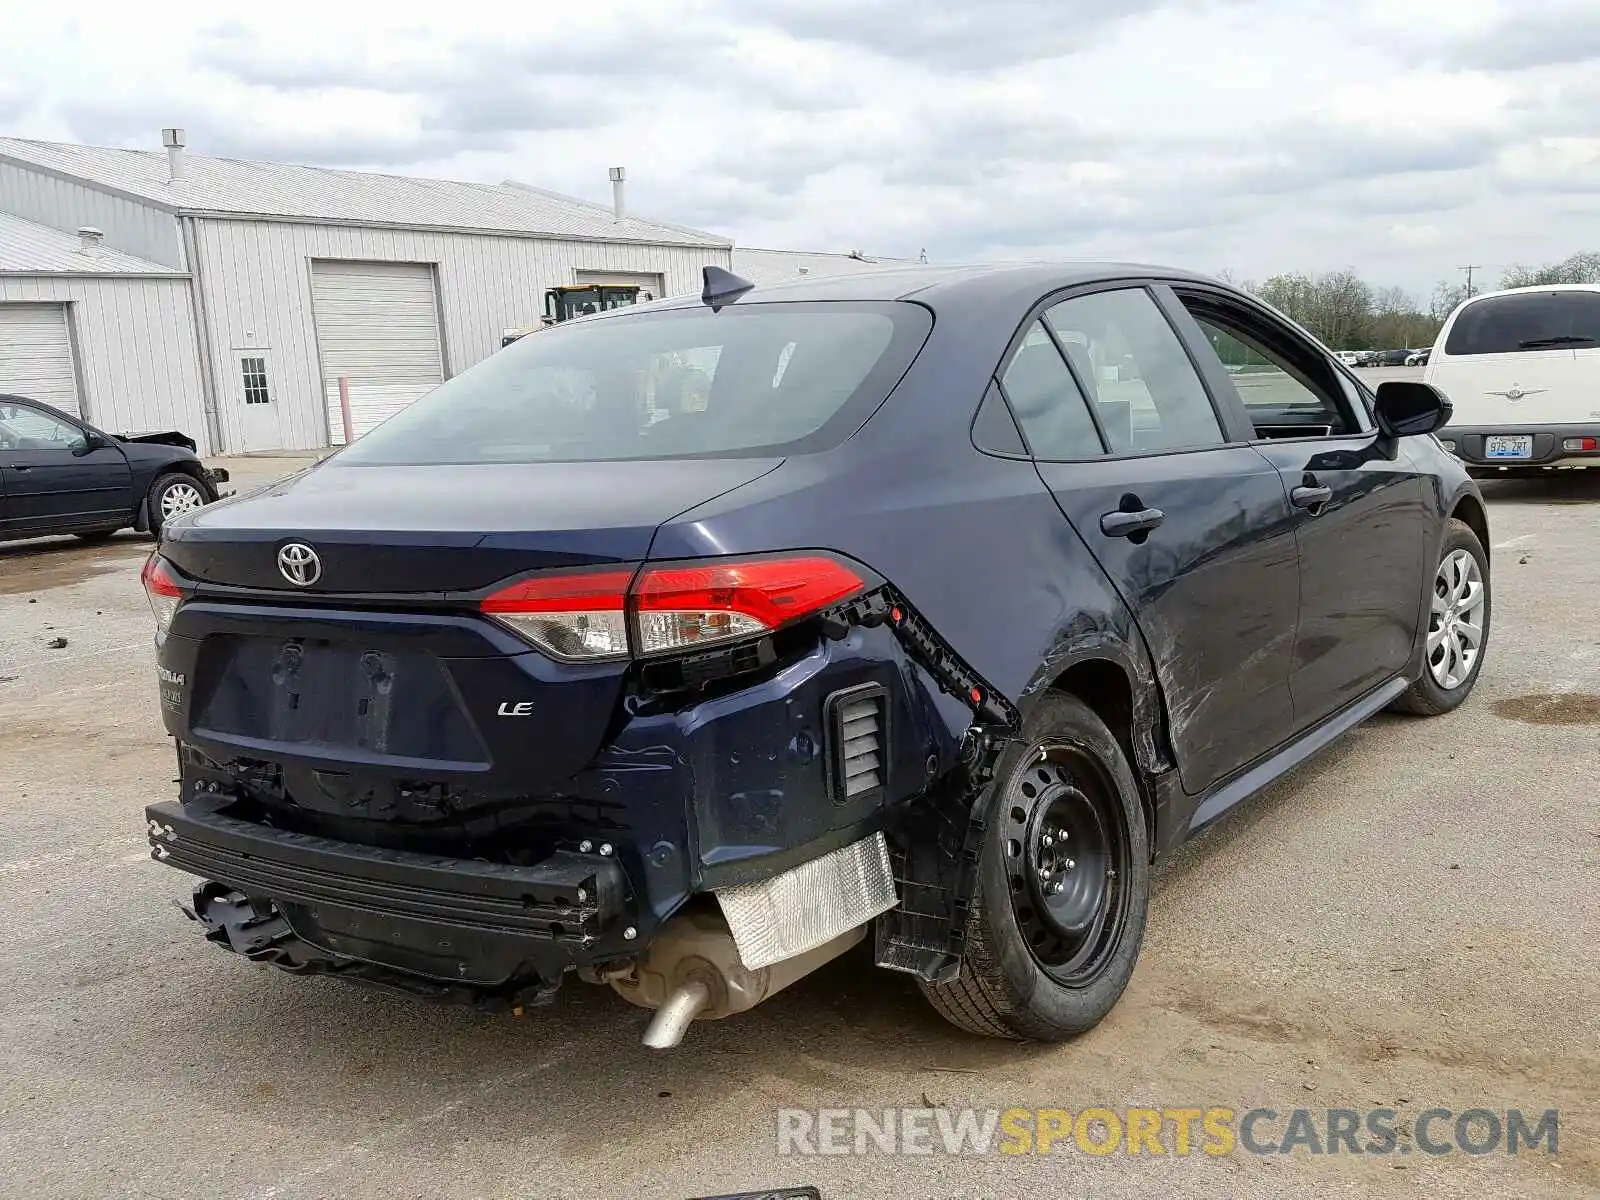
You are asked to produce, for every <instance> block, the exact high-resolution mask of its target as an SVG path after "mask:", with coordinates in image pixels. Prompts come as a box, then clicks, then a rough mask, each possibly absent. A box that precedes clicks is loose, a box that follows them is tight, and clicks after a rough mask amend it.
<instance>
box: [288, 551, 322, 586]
mask: <svg viewBox="0 0 1600 1200" xmlns="http://www.w3.org/2000/svg"><path fill="white" fill-rule="evenodd" d="M278 570H279V572H280V573H282V575H283V577H284V578H285V579H287V580H288V581H289V582H290V583H292V584H294V585H295V587H310V586H311V585H312V584H313V583H315V582H316V581H317V580H319V579H321V578H322V560H321V559H320V558H318V557H317V552H316V551H315V550H313V549H312V548H311V547H310V546H308V545H306V544H305V543H304V542H286V543H285V544H284V545H283V547H282V548H281V549H280V550H279V551H278Z"/></svg>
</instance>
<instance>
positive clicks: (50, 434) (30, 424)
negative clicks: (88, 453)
mask: <svg viewBox="0 0 1600 1200" xmlns="http://www.w3.org/2000/svg"><path fill="white" fill-rule="evenodd" d="M86 444H87V442H86V439H85V438H84V436H83V430H81V429H79V428H78V427H77V426H76V425H70V424H68V423H67V422H65V421H63V420H61V419H60V418H58V417H52V416H51V415H50V414H49V413H46V412H41V411H40V410H39V409H37V408H34V407H32V406H31V405H28V404H17V403H16V402H15V401H0V450H78V449H81V448H82V447H83V446H84V445H86Z"/></svg>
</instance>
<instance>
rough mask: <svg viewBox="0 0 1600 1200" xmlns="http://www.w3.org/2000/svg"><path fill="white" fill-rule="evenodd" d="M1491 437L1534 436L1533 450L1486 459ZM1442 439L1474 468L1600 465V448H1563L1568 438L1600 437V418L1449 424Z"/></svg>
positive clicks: (1441, 435) (1441, 433) (1462, 459)
mask: <svg viewBox="0 0 1600 1200" xmlns="http://www.w3.org/2000/svg"><path fill="white" fill-rule="evenodd" d="M1491 436H1506V437H1531V438H1533V453H1532V455H1531V456H1530V457H1528V458H1486V457H1485V456H1484V439H1485V438H1488V437H1491ZM1439 438H1440V439H1441V440H1442V441H1446V442H1454V443H1455V450H1454V451H1453V453H1454V454H1455V456H1456V457H1457V458H1459V459H1460V460H1461V461H1462V462H1464V463H1467V464H1468V465H1469V466H1472V467H1475V468H1482V469H1484V470H1489V471H1493V470H1496V469H1499V468H1513V469H1515V468H1518V467H1551V466H1556V465H1558V464H1559V465H1562V466H1567V465H1576V466H1586V465H1589V464H1591V463H1592V464H1593V465H1595V466H1600V450H1588V451H1584V450H1564V449H1562V446H1561V443H1562V442H1563V441H1565V440H1566V439H1568V438H1597V439H1600V421H1585V422H1580V423H1577V424H1551V425H1447V426H1446V427H1445V428H1443V429H1441V430H1440V431H1439Z"/></svg>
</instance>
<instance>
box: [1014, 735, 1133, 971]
mask: <svg viewBox="0 0 1600 1200" xmlns="http://www.w3.org/2000/svg"><path fill="white" fill-rule="evenodd" d="M1041 753H1042V754H1044V755H1045V757H1044V758H1043V759H1041V760H1040V761H1038V762H1036V763H1035V764H1034V765H1033V766H1031V767H1030V768H1029V769H1028V771H1027V772H1026V774H1024V775H1023V776H1022V777H1021V779H1020V780H1019V781H1018V782H1016V784H1015V787H1016V791H1015V792H1014V793H1013V794H1012V797H1011V800H1012V802H1011V804H1010V805H1009V807H1008V808H1007V810H1006V813H1005V839H1006V842H1005V848H1006V865H1007V874H1008V876H1009V877H1010V881H1011V909H1012V912H1013V914H1014V915H1015V917H1016V921H1017V927H1018V929H1019V930H1020V931H1021V933H1022V938H1023V941H1024V942H1026V943H1027V946H1028V952H1029V953H1030V954H1031V955H1032V956H1033V959H1034V961H1035V962H1036V963H1038V965H1039V968H1040V969H1041V970H1042V971H1043V972H1044V973H1045V974H1046V975H1048V976H1049V977H1050V978H1051V979H1053V980H1055V981H1056V982H1057V983H1059V984H1061V985H1062V986H1063V987H1070V988H1082V987H1085V986H1087V985H1088V984H1090V983H1092V982H1093V981H1094V980H1095V979H1096V978H1097V977H1098V976H1099V975H1100V973H1101V972H1102V971H1103V970H1104V969H1105V966H1106V963H1107V961H1108V960H1109V959H1110V958H1111V956H1112V951H1114V950H1115V948H1116V946H1117V944H1118V942H1119V941H1120V938H1121V934H1122V929H1123V926H1124V925H1125V924H1126V922H1127V917H1128V909H1129V894H1128V888H1127V886H1126V884H1125V882H1124V881H1125V880H1126V879H1127V878H1128V874H1129V866H1130V863H1129V849H1128V843H1129V839H1128V833H1127V822H1126V819H1125V817H1124V815H1123V810H1122V805H1121V803H1120V801H1119V800H1118V799H1117V797H1116V794H1115V792H1114V791H1113V790H1112V789H1111V787H1110V786H1109V783H1108V781H1106V780H1105V779H1104V778H1103V777H1102V775H1101V773H1100V770H1099V767H1098V765H1097V764H1096V763H1095V762H1093V760H1091V759H1090V758H1089V757H1088V756H1087V755H1085V754H1083V753H1081V752H1080V751H1078V750H1076V749H1075V748H1073V747H1067V746H1062V747H1057V748H1049V749H1046V750H1044V751H1042V752H1041Z"/></svg>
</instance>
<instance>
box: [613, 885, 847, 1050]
mask: <svg viewBox="0 0 1600 1200" xmlns="http://www.w3.org/2000/svg"><path fill="white" fill-rule="evenodd" d="M866 934H867V927H866V926H865V925H862V926H860V927H859V928H856V929H852V930H849V931H848V932H846V933H842V934H840V935H839V936H838V937H835V938H833V939H832V940H830V941H828V942H824V943H823V944H822V945H820V946H817V947H815V948H814V949H811V950H808V951H806V952H805V953H804V954H797V955H795V956H794V957H793V958H786V959H784V960H783V961H782V962H776V963H773V964H771V965H770V966H765V967H758V968H756V969H755V970H754V971H752V970H750V969H749V968H747V967H746V966H745V965H744V963H743V962H741V961H740V960H739V948H738V947H737V946H735V945H734V942H733V934H732V933H730V932H729V931H728V923H727V922H726V921H724V920H723V919H722V914H721V913H718V912H716V911H714V910H711V909H703V910H701V911H698V912H693V913H685V914H683V915H681V916H677V917H674V918H672V920H670V921H668V922H667V923H666V924H665V925H663V926H662V927H661V929H660V931H659V932H658V933H657V934H656V936H655V937H654V938H653V939H652V940H651V942H650V948H649V949H648V950H647V951H646V952H645V954H644V955H643V956H641V957H640V958H639V959H637V960H636V961H635V963H634V967H633V970H632V971H631V972H629V973H628V974H626V975H613V976H611V977H610V979H609V982H610V984H611V987H612V989H613V990H614V991H615V992H616V993H617V995H619V996H621V997H622V998H623V999H624V1000H626V1001H628V1003H630V1004H637V1005H639V1007H641V1008H653V1009H655V1010H656V1015H655V1016H654V1017H653V1018H652V1019H651V1021H650V1025H649V1027H648V1028H647V1029H646V1030H645V1033H644V1044H645V1045H646V1046H649V1047H650V1048H651V1049H652V1050H667V1049H670V1048H671V1047H673V1046H676V1045H677V1044H678V1043H679V1042H681V1041H683V1035H684V1033H685V1032H687V1031H688V1028H689V1025H690V1023H691V1022H693V1021H695V1020H697V1019H698V1020H706V1021H718V1020H721V1019H722V1018H723V1017H731V1016H732V1015H733V1014H734V1013H741V1012H745V1011H747V1010H749V1009H752V1008H754V1007H755V1006H756V1005H758V1004H760V1003H761V1002H762V1001H763V1000H765V999H767V998H768V997H769V996H773V995H776V994H777V993H778V992H781V991H782V990H783V989H784V988H786V987H788V986H789V985H790V984H791V983H793V982H794V981H795V980H797V979H801V978H804V977H805V976H807V975H809V974H811V972H812V971H815V970H816V969H817V968H818V967H820V966H822V965H823V964H824V963H827V962H830V961H832V960H833V959H835V958H837V957H839V955H841V954H843V953H844V952H845V951H846V950H848V949H850V947H851V946H854V945H855V944H856V943H857V942H859V941H860V940H861V939H862V938H864V937H865V936H866Z"/></svg>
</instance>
